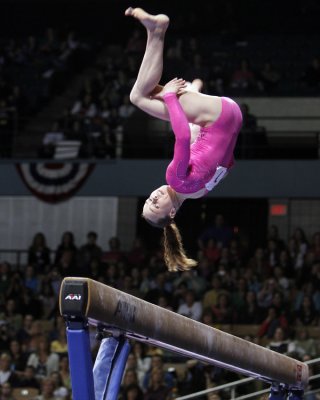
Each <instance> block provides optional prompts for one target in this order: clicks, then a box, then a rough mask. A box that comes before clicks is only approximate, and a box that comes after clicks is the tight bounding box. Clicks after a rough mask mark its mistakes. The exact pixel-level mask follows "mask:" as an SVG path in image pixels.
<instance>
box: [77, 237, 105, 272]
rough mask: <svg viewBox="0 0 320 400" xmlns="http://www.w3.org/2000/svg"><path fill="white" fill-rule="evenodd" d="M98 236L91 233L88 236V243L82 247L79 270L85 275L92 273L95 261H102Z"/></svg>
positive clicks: (79, 256) (79, 253)
mask: <svg viewBox="0 0 320 400" xmlns="http://www.w3.org/2000/svg"><path fill="white" fill-rule="evenodd" d="M97 239H98V234H97V233H96V232H93V231H90V232H88V234H87V243H86V244H84V245H82V246H81V247H80V249H79V252H78V264H79V269H80V270H81V271H82V273H83V274H84V275H88V274H89V273H90V265H91V262H92V261H93V260H99V261H100V260H101V256H102V250H101V247H100V246H98V245H97Z"/></svg>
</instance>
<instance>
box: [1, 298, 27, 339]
mask: <svg viewBox="0 0 320 400" xmlns="http://www.w3.org/2000/svg"><path fill="white" fill-rule="evenodd" d="M19 311H20V310H18V309H17V305H16V301H15V300H14V299H13V298H9V299H8V300H7V301H6V303H5V307H4V310H3V312H1V313H0V320H4V321H6V322H7V324H8V327H9V329H10V331H11V334H12V335H14V334H16V333H17V332H18V331H19V329H20V328H21V327H22V321H23V317H22V315H21V313H20V312H19Z"/></svg>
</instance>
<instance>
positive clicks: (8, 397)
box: [0, 382, 16, 400]
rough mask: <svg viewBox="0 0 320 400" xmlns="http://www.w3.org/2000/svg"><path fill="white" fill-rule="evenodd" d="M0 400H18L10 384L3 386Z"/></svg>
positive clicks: (6, 383)
mask: <svg viewBox="0 0 320 400" xmlns="http://www.w3.org/2000/svg"><path fill="white" fill-rule="evenodd" d="M0 400H16V398H15V397H14V396H13V388H12V385H11V384H10V382H5V383H3V384H2V385H1V395H0Z"/></svg>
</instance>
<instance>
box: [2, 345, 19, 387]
mask: <svg viewBox="0 0 320 400" xmlns="http://www.w3.org/2000/svg"><path fill="white" fill-rule="evenodd" d="M7 382H8V383H9V384H10V385H11V386H14V387H17V386H18V385H19V378H18V376H17V374H16V373H15V372H13V371H12V370H11V356H10V355H9V354H8V353H2V354H1V355H0V385H3V384H4V383H7Z"/></svg>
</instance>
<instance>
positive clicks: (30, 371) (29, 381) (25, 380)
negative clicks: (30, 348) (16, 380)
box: [19, 365, 40, 389]
mask: <svg viewBox="0 0 320 400" xmlns="http://www.w3.org/2000/svg"><path fill="white" fill-rule="evenodd" d="M19 386H20V387H29V388H35V389H40V382H39V380H38V379H37V378H36V372H35V369H34V367H33V366H32V365H29V366H28V365H27V366H26V367H25V369H24V373H23V375H22V376H20V385H19Z"/></svg>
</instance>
